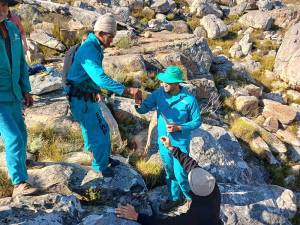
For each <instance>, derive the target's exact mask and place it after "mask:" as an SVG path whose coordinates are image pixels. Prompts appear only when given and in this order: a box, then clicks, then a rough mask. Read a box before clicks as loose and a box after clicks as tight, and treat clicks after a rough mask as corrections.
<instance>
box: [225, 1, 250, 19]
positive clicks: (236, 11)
mask: <svg viewBox="0 0 300 225" xmlns="http://www.w3.org/2000/svg"><path fill="white" fill-rule="evenodd" d="M247 6H248V4H247V2H245V1H243V2H241V3H240V4H238V5H236V6H234V7H231V8H230V12H229V15H233V16H235V15H237V16H241V15H243V14H244V12H245V11H246V9H247Z"/></svg>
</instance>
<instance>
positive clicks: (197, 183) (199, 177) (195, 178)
mask: <svg viewBox="0 0 300 225" xmlns="http://www.w3.org/2000/svg"><path fill="white" fill-rule="evenodd" d="M188 180H189V184H190V187H191V190H192V192H193V193H194V194H195V195H198V196H208V195H210V194H211V193H212V191H213V190H214V188H215V183H216V179H215V178H214V176H213V175H211V174H210V173H209V172H207V171H206V170H204V169H202V168H200V167H197V168H194V169H192V170H191V171H190V172H189V174H188Z"/></svg>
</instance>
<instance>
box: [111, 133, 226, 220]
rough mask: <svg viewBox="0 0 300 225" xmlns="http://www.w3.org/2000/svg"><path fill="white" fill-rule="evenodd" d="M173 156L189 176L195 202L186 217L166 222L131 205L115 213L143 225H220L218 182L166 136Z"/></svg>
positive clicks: (185, 214)
mask: <svg viewBox="0 0 300 225" xmlns="http://www.w3.org/2000/svg"><path fill="white" fill-rule="evenodd" d="M160 140H161V141H162V143H163V144H164V145H165V147H166V148H168V149H169V150H170V151H171V152H172V154H173V156H174V157H175V158H176V159H177V160H178V161H179V162H180V164H181V165H182V167H183V168H184V169H185V171H186V172H187V173H188V181H189V185H190V188H191V196H192V201H190V202H188V203H187V204H188V206H189V210H188V211H187V212H186V213H183V214H180V215H177V216H174V217H166V218H155V217H154V216H148V215H145V214H138V213H137V212H136V211H135V209H134V207H133V206H132V205H130V204H127V205H126V206H120V207H118V208H116V209H115V212H116V214H117V216H118V217H122V218H126V219H130V220H135V221H137V222H139V223H140V224H142V225H176V224H178V225H183V224H184V223H186V222H187V223H189V225H221V224H223V223H222V221H221V220H220V217H219V216H220V205H221V194H220V191H219V188H218V184H217V182H216V179H215V178H214V177H213V176H212V175H211V174H210V173H209V172H207V171H206V170H204V169H202V168H201V167H199V166H198V163H197V162H196V161H195V160H194V159H193V158H191V157H190V156H189V155H187V154H185V153H183V152H181V151H180V149H179V148H177V147H174V146H172V145H171V143H170V139H169V138H168V137H166V136H163V137H161V138H160Z"/></svg>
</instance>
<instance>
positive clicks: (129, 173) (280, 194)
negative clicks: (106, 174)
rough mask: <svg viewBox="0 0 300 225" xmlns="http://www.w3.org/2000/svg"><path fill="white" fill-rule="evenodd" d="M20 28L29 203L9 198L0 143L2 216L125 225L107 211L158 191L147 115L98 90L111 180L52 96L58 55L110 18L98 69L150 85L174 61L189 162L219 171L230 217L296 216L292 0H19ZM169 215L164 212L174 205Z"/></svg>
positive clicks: (158, 195) (297, 101) (263, 220)
mask: <svg viewBox="0 0 300 225" xmlns="http://www.w3.org/2000/svg"><path fill="white" fill-rule="evenodd" d="M13 11H15V12H17V13H18V14H19V15H20V16H21V18H22V20H23V23H24V26H25V28H26V31H27V34H28V45H29V48H30V49H29V53H28V55H27V56H28V61H29V63H30V64H35V63H43V64H44V66H45V70H44V71H42V72H39V73H37V74H34V75H31V76H30V81H31V84H32V89H33V90H32V93H33V94H34V99H35V105H34V107H32V108H30V109H26V111H25V118H26V122H27V126H28V130H29V143H28V158H29V159H30V162H29V165H28V166H29V173H30V177H31V182H32V183H33V184H35V185H36V186H38V187H41V188H42V189H43V190H44V192H45V193H44V194H42V195H40V196H36V197H26V198H11V197H10V195H11V186H10V185H9V182H8V181H7V177H6V167H5V157H4V151H3V146H2V147H1V149H2V150H1V151H0V155H1V156H0V160H1V161H2V162H1V163H0V171H3V172H1V173H0V197H2V198H0V224H40V225H42V224H57V225H58V224H78V225H79V224H80V225H90V224H103V225H104V224H105V225H107V224H109V225H120V224H121V225H125V224H126V225H131V224H132V225H133V224H137V223H134V222H132V221H127V220H123V219H119V218H117V217H116V216H115V214H114V212H113V208H114V207H116V206H117V204H118V203H131V204H133V205H134V206H135V207H137V209H138V210H139V211H140V212H144V213H148V214H151V213H153V212H156V211H157V208H158V204H159V202H160V201H162V200H164V199H165V198H166V188H165V186H163V185H164V178H163V172H162V169H161V164H160V160H159V155H158V154H157V150H158V147H157V144H156V142H155V140H156V137H157V133H156V123H157V121H156V114H155V112H151V113H148V114H147V115H139V114H137V113H136V112H135V109H134V107H133V100H132V99H129V98H126V97H119V96H114V95H112V94H111V93H108V92H104V96H105V101H104V102H101V103H99V104H100V106H101V108H102V111H103V114H104V116H105V118H106V120H107V121H108V123H109V126H110V128H111V133H112V139H113V149H114V151H113V152H114V155H115V157H117V158H118V159H120V160H121V161H122V164H121V165H120V166H117V167H116V168H114V172H115V173H116V175H115V176H114V177H113V178H110V179H100V178H97V177H96V176H95V174H93V173H92V171H91V170H90V167H89V165H90V161H91V157H90V156H89V155H88V154H86V153H83V151H82V149H83V141H82V139H81V135H80V130H79V126H78V124H77V123H76V122H74V121H73V120H72V117H71V116H70V113H69V110H68V101H67V99H66V97H65V96H64V94H63V92H62V87H63V82H62V72H61V71H62V65H63V63H62V60H63V56H64V52H65V51H66V49H68V48H69V47H70V46H71V45H73V44H75V43H77V42H78V41H80V38H81V35H82V33H83V32H84V31H85V30H90V29H92V27H93V23H94V22H95V21H96V19H97V17H98V16H99V15H102V14H104V13H105V12H111V13H113V14H114V15H115V16H116V18H117V20H118V32H117V35H116V38H115V40H114V45H113V46H112V47H111V48H109V49H106V50H105V52H106V53H105V59H104V67H105V70H106V72H107V73H108V74H109V75H111V76H112V77H113V78H114V79H117V80H119V81H120V82H123V83H124V84H126V85H133V86H136V87H140V88H142V90H143V92H144V95H145V96H146V95H147V94H148V93H149V92H151V91H153V90H154V89H155V88H157V87H158V85H159V84H158V82H157V81H156V80H155V74H156V73H157V72H158V71H160V70H161V69H163V68H165V67H166V66H168V65H177V66H180V67H181V68H182V69H183V71H184V73H185V77H186V80H187V83H186V84H184V86H186V87H187V88H188V89H189V90H190V91H191V93H193V94H194V95H195V96H196V98H197V100H198V101H199V104H200V105H201V109H202V118H203V124H202V126H201V128H199V129H197V130H195V131H194V132H193V137H192V142H191V153H190V154H191V156H192V157H193V158H194V159H195V160H197V161H198V162H199V165H201V166H202V167H204V168H205V169H207V170H208V171H210V172H211V173H212V174H214V175H215V176H216V178H217V181H218V183H219V186H220V190H221V193H222V208H221V218H222V220H223V222H224V224H226V225H231V224H238V225H250V224H251V225H263V224H272V225H275V224H276V225H289V224H293V225H299V224H300V213H299V208H300V70H299V69H297V68H298V63H300V57H299V55H300V54H299V53H300V4H299V1H298V0H286V1H284V0H175V1H174V0H151V1H149V0H130V1H123V0H115V1H110V0H107V1H99V0H89V1H88V0H83V1H72V0H68V1H60V0H55V1H54V0H52V1H44V0H24V1H23V3H22V4H20V5H18V6H17V7H15V8H14V9H13ZM182 210H184V209H177V210H175V211H174V212H172V213H171V214H172V215H173V214H178V213H181V212H182Z"/></svg>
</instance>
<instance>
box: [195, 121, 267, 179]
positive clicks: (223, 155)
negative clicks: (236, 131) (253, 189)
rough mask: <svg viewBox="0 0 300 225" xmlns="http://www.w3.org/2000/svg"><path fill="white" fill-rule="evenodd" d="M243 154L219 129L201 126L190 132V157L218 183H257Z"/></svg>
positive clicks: (228, 134) (237, 145)
mask: <svg viewBox="0 0 300 225" xmlns="http://www.w3.org/2000/svg"><path fill="white" fill-rule="evenodd" d="M244 154H245V153H244V151H243V149H242V148H241V147H240V145H239V144H238V142H237V140H236V139H235V138H234V137H233V135H232V134H230V133H228V132H227V131H225V130H224V129H223V128H221V127H216V126H210V125H205V124H203V125H202V127H201V128H199V129H197V130H194V131H193V132H192V140H191V144H190V155H191V157H193V158H194V159H195V160H196V161H197V162H198V163H199V165H200V166H201V167H203V168H204V169H206V170H208V171H210V172H211V173H212V174H214V175H215V176H216V178H217V180H218V182H225V183H235V184H250V183H253V182H257V181H258V180H253V177H252V171H251V169H250V168H249V167H248V165H247V163H246V162H245V161H244V159H243V158H244ZM260 182H263V181H261V180H260Z"/></svg>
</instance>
